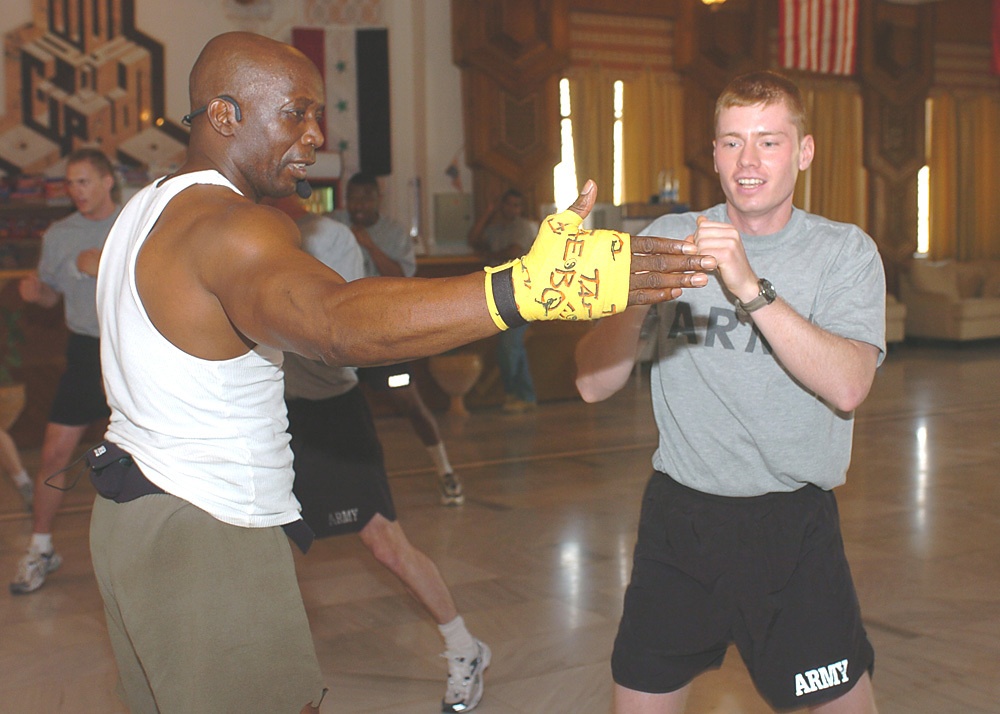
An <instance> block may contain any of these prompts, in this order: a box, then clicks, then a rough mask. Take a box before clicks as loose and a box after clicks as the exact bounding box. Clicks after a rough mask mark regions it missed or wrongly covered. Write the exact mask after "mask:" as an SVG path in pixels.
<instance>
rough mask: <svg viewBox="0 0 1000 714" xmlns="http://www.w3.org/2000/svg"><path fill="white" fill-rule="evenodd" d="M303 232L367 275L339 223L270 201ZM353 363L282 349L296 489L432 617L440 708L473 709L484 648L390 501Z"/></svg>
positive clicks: (351, 271)
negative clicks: (444, 671) (442, 671)
mask: <svg viewBox="0 0 1000 714" xmlns="http://www.w3.org/2000/svg"><path fill="white" fill-rule="evenodd" d="M274 205H276V206H277V207H278V208H280V209H281V210H283V211H285V213H287V214H288V215H289V216H290V217H291V218H292V219H293V220H295V223H296V225H297V226H298V227H299V230H300V231H301V232H302V247H303V248H304V249H305V251H306V252H307V253H309V254H310V255H312V256H313V257H315V258H317V259H318V260H320V261H322V262H323V263H324V264H326V265H328V266H330V267H331V268H333V269H334V270H336V271H337V272H338V273H339V274H340V276H341V277H342V278H344V280H348V281H349V280H356V279H358V278H361V277H364V272H363V267H362V256H361V249H360V248H359V247H358V243H357V241H356V240H355V239H354V237H353V236H352V235H351V231H350V230H348V229H347V228H346V227H345V226H344V225H342V224H340V223H338V222H337V221H334V220H331V219H329V218H326V217H324V216H317V215H313V214H311V213H308V212H307V211H306V210H305V208H303V207H302V203H301V201H299V199H298V198H297V197H295V196H289V197H287V198H283V199H281V200H279V201H276V202H274ZM356 373H357V370H356V369H354V368H353V367H330V366H327V365H325V364H323V363H322V362H318V361H316V360H310V359H306V358H305V357H300V356H299V355H297V354H295V353H293V352H289V353H286V354H285V403H286V404H287V406H288V432H289V433H290V434H291V435H292V453H293V454H294V457H295V461H294V466H293V469H294V471H295V485H294V491H295V496H296V498H298V499H299V503H301V504H302V517H303V518H304V519H305V521H306V523H308V524H309V526H310V527H311V528H312V529H313V530H314V531H315V532H316V534H317V536H320V537H323V536H328V535H340V534H345V533H357V534H358V535H359V536H360V537H361V542H362V543H364V545H365V547H367V548H368V550H370V551H371V553H372V555H374V556H375V559H376V560H378V562H379V563H381V564H382V565H384V566H385V567H386V568H388V569H389V570H390V571H391V572H392V574H393V575H395V576H396V577H397V578H399V579H400V580H401V581H402V583H403V585H404V586H405V587H406V589H407V591H408V592H409V593H410V594H411V595H412V596H413V597H414V598H416V600H417V602H419V603H420V604H421V605H422V606H423V608H424V609H425V610H426V611H427V612H428V614H430V616H431V617H433V618H434V621H435V622H436V623H437V625H438V629H439V630H440V632H441V636H442V637H443V638H444V641H445V648H446V652H445V655H444V656H445V658H446V659H447V660H448V688H447V691H446V692H445V696H444V699H443V700H442V711H445V712H465V711H471V710H472V709H474V708H475V707H476V705H478V704H479V700H480V699H481V698H482V695H483V672H484V670H485V669H486V668H487V667H488V666H489V664H490V648H489V647H487V646H486V644H485V643H483V642H480V641H479V640H477V639H476V638H474V637H473V636H472V635H471V634H469V631H468V629H467V628H466V626H465V621H464V620H463V619H462V616H461V615H459V614H458V610H457V609H456V607H455V601H454V599H453V598H452V596H451V592H450V591H449V590H448V586H447V585H446V584H445V582H444V579H443V578H442V577H441V573H440V572H439V571H438V569H437V566H436V565H435V564H434V562H433V561H432V560H431V559H430V558H428V557H427V555H426V554H424V553H423V552H421V551H420V550H417V548H415V547H414V546H413V544H411V543H410V541H409V539H408V538H407V537H406V534H405V533H404V532H403V528H402V526H400V524H399V522H398V521H397V520H396V509H395V506H394V505H393V502H392V492H391V491H390V490H389V480H388V478H387V476H386V472H385V461H384V459H383V457H382V445H381V443H379V440H378V433H377V432H376V430H375V422H374V421H373V419H372V415H371V411H370V410H369V408H368V404H367V402H366V401H365V397H364V394H362V392H361V389H360V387H359V386H358V377H357V374H356Z"/></svg>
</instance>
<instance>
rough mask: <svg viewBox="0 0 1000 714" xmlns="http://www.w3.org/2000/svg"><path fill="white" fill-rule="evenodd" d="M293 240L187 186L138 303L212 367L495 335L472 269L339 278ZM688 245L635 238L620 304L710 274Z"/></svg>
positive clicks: (276, 219)
mask: <svg viewBox="0 0 1000 714" xmlns="http://www.w3.org/2000/svg"><path fill="white" fill-rule="evenodd" d="M588 185H590V184H588ZM595 196H596V190H593V189H591V190H590V192H589V193H584V194H581V197H580V198H579V199H578V200H577V202H576V204H574V210H576V211H577V213H579V214H581V215H586V213H587V212H589V210H590V208H591V207H592V206H593V202H594V199H595ZM299 242H300V238H299V233H298V230H297V229H296V228H295V225H294V223H293V222H292V221H291V220H290V219H289V218H288V217H287V216H285V215H284V214H283V213H281V212H280V211H278V210H276V209H273V208H269V207H266V206H260V205H257V204H254V203H252V202H250V201H248V200H247V199H245V198H242V197H240V196H238V195H236V194H234V193H232V192H231V191H229V190H228V189H225V188H220V187H214V186H196V187H192V188H189V189H187V190H185V191H183V192H182V193H181V194H179V195H178V196H177V197H176V198H175V199H174V200H173V201H172V202H171V203H170V204H169V205H168V207H167V208H166V210H165V211H164V212H163V214H162V216H161V219H160V222H159V224H158V225H157V226H156V227H155V228H154V230H153V231H152V232H151V234H150V236H149V238H148V239H147V240H146V243H145V245H144V247H143V249H142V251H141V253H140V254H139V258H138V262H137V265H136V280H137V283H138V288H139V294H140V297H141V298H142V300H143V304H144V306H145V308H146V311H147V313H148V314H149V316H150V319H151V320H152V321H153V323H154V324H155V325H156V327H157V329H158V330H159V331H160V332H161V333H162V334H163V335H164V336H165V337H166V338H167V339H168V340H170V341H171V342H172V343H173V344H175V345H176V346H177V347H179V348H180V349H183V350H185V351H186V352H188V353H190V354H193V355H195V356H198V357H201V358H204V359H212V360H220V359H230V358H233V357H236V356H238V355H241V354H243V353H245V352H246V351H247V349H249V348H250V347H252V346H253V345H254V344H255V343H260V344H265V345H270V346H272V347H276V348H278V349H281V350H285V351H292V352H297V353H299V354H301V355H303V356H305V357H309V358H313V359H322V360H323V361H324V362H326V363H328V364H333V365H355V366H359V365H370V364H380V363H385V362H391V361H398V360H403V359H411V358H416V357H422V356H426V355H431V354H437V353H440V352H443V351H445V350H448V349H451V348H454V347H457V346H460V345H463V344H466V343H469V342H472V341H475V340H478V339H482V338H484V337H488V336H490V335H493V334H496V332H497V328H496V326H495V324H494V323H493V320H492V319H491V318H490V316H489V313H488V311H487V307H486V300H485V294H484V289H483V285H484V276H483V273H481V272H477V273H473V274H471V275H467V276H461V277H455V278H439V279H433V280H421V279H415V278H406V279H395V278H371V279H366V280H360V281H355V282H351V283H345V282H344V281H343V279H342V278H340V276H338V275H337V274H336V273H334V272H333V271H331V270H330V269H329V268H327V267H326V266H324V265H323V264H322V263H320V262H319V261H317V260H315V259H314V258H312V257H311V256H309V255H308V254H306V253H304V252H303V251H302V250H300V249H299ZM692 250H693V246H691V244H690V243H687V244H685V243H682V242H679V241H673V240H669V239H666V238H652V237H637V238H634V239H633V252H634V253H636V255H635V256H634V258H633V274H632V277H631V280H630V292H629V304H648V303H652V302H658V301H662V300H665V299H671V298H675V297H678V296H679V295H680V293H681V289H682V288H687V287H696V286H700V285H703V284H704V283H705V282H706V276H705V275H704V274H703V273H698V272H691V271H699V270H710V269H711V268H713V267H714V259H712V258H709V257H706V256H698V255H693V254H691V251H692ZM653 251H659V252H658V253H656V254H653ZM665 270H672V271H681V272H663V271H665Z"/></svg>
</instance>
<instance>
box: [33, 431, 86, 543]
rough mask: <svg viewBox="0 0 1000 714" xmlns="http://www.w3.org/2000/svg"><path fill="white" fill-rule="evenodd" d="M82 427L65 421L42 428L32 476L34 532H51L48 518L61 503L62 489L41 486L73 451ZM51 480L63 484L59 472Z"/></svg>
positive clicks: (51, 516) (81, 432) (78, 440)
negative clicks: (35, 471)
mask: <svg viewBox="0 0 1000 714" xmlns="http://www.w3.org/2000/svg"><path fill="white" fill-rule="evenodd" d="M86 430H87V427H86V425H84V426H67V425H65V424H53V423H51V422H50V423H49V424H47V425H46V427H45V438H44V440H43V441H42V454H41V459H42V461H41V465H40V466H39V468H38V475H37V476H35V504H34V508H33V510H34V515H35V519H34V532H35V533H51V532H52V521H54V520H55V517H56V512H57V511H58V510H59V506H60V505H61V504H62V500H63V492H62V491H60V490H58V489H56V488H50V487H49V486H46V485H45V481H46V480H48V479H49V477H50V476H52V475H53V474H55V473H56V472H58V471H61V470H62V469H64V468H66V466H67V465H68V464H69V461H70V459H71V458H72V457H73V452H74V451H75V450H76V447H77V446H78V445H79V444H80V439H82V438H83V434H84V432H85V431H86ZM51 482H52V483H53V484H54V485H56V486H59V487H65V486H66V475H65V474H59V475H58V476H55V477H54V478H53V479H52V480H51Z"/></svg>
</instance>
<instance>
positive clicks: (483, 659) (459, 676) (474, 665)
mask: <svg viewBox="0 0 1000 714" xmlns="http://www.w3.org/2000/svg"><path fill="white" fill-rule="evenodd" d="M491 654H492V653H491V652H490V648H489V647H488V646H487V645H486V643H485V642H480V641H479V640H476V655H475V656H474V657H472V658H471V659H470V658H469V657H463V656H458V655H452V654H451V653H449V652H446V653H445V654H444V655H443V656H444V657H445V659H447V660H448V691H447V692H445V695H444V699H442V700H441V711H442V712H452V713H453V712H467V711H472V710H473V709H475V708H476V706H477V705H478V704H479V701H480V700H481V699H482V698H483V672H485V671H486V668H487V667H489V666H490V656H491Z"/></svg>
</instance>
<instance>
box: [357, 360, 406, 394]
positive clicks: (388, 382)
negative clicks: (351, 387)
mask: <svg viewBox="0 0 1000 714" xmlns="http://www.w3.org/2000/svg"><path fill="white" fill-rule="evenodd" d="M412 364H413V363H412V362H400V363H399V364H388V365H382V366H379V367H361V368H360V369H358V380H359V381H360V382H362V383H363V384H367V385H368V386H369V387H370V388H371V389H372V390H374V391H376V392H387V391H389V390H390V389H396V388H397V387H406V386H409V385H410V384H412V382H413V378H412V376H411V374H412V369H413V368H412V366H411V365H412Z"/></svg>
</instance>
